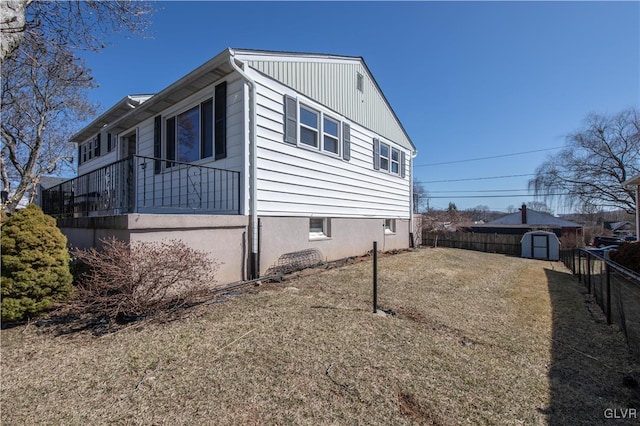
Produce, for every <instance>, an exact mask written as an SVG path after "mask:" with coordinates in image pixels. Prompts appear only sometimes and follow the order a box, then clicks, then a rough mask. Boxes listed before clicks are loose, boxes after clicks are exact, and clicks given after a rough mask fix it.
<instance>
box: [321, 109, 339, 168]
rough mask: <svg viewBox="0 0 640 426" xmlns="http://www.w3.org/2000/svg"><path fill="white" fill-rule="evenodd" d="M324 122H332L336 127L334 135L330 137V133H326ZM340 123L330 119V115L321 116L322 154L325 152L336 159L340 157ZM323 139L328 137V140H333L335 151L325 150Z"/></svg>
mask: <svg viewBox="0 0 640 426" xmlns="http://www.w3.org/2000/svg"><path fill="white" fill-rule="evenodd" d="M325 120H327V121H332V122H333V123H334V124H335V125H336V135H335V136H334V135H332V134H331V133H327V132H326V131H325V125H324V122H325ZM341 124H342V123H341V122H340V121H339V120H336V119H335V118H333V117H331V116H330V115H326V114H323V115H322V152H326V153H327V154H329V155H335V156H337V157H340V153H341V149H340V145H341V141H342V137H341V136H342V135H341V134H340V133H341V132H340V128H341V127H342V126H341ZM325 137H328V138H329V139H333V140H334V141H335V144H336V150H335V151H331V150H328V149H325V143H324V140H325Z"/></svg>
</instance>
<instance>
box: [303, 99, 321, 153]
mask: <svg viewBox="0 0 640 426" xmlns="http://www.w3.org/2000/svg"><path fill="white" fill-rule="evenodd" d="M303 109H305V110H307V111H308V112H311V113H313V114H315V115H316V126H317V127H316V128H313V127H311V126H309V125H308V124H305V123H303V122H302V119H301V118H298V127H299V130H298V135H299V138H298V146H302V147H306V148H312V149H315V150H318V151H320V135H321V134H322V130H321V129H322V127H321V123H322V113H321V112H320V111H318V110H316V109H314V108H311V107H310V106H308V105H305V104H303V103H302V102H300V103H298V116H299V117H302V110H303ZM303 128H304V129H307V130H310V131H312V132H314V133H315V134H316V138H315V142H316V143H315V145H309V144H308V143H304V142H302V129H303Z"/></svg>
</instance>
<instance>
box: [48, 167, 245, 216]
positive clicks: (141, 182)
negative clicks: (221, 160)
mask: <svg viewBox="0 0 640 426" xmlns="http://www.w3.org/2000/svg"><path fill="white" fill-rule="evenodd" d="M240 196H241V188H240V172H236V171H230V170H223V169H216V168H213V167H207V166H201V165H195V164H190V163H182V162H179V161H170V162H169V161H166V160H162V159H158V158H152V157H143V156H139V155H133V156H130V157H128V158H125V159H123V160H120V161H117V162H115V163H111V164H109V165H107V166H104V167H101V168H99V169H96V170H93V171H91V172H89V173H87V174H84V175H81V176H78V177H76V178H73V179H70V180H68V181H66V182H63V183H61V184H59V185H56V186H54V187H52V188H49V189H47V190H44V191H43V194H42V209H43V210H44V211H45V213H47V214H49V215H51V216H54V217H58V218H62V217H85V216H111V215H120V214H126V213H208V214H239V213H240Z"/></svg>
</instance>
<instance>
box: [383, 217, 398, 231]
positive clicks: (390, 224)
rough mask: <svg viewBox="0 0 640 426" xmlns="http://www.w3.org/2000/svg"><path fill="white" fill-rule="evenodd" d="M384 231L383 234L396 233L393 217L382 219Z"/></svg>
mask: <svg viewBox="0 0 640 426" xmlns="http://www.w3.org/2000/svg"><path fill="white" fill-rule="evenodd" d="M384 233H385V234H395V233H396V220H395V219H385V220H384Z"/></svg>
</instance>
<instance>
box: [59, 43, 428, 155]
mask: <svg viewBox="0 0 640 426" xmlns="http://www.w3.org/2000/svg"><path fill="white" fill-rule="evenodd" d="M232 56H233V57H236V58H237V59H239V60H241V61H243V62H245V63H246V64H247V65H248V66H249V67H251V68H253V69H255V70H256V71H258V72H260V73H262V74H264V75H267V76H269V77H270V78H273V79H275V80H277V81H279V82H281V83H282V84H285V85H287V86H289V87H291V88H293V89H294V90H296V91H298V92H299V93H302V94H304V95H306V96H308V97H310V98H312V99H314V100H317V101H318V102H320V103H322V104H323V105H326V106H327V107H329V108H331V109H333V110H334V111H336V112H338V113H339V114H342V115H344V116H345V117H347V118H348V119H350V120H352V121H354V122H356V123H358V124H360V125H362V126H364V127H366V128H368V129H370V130H372V131H374V132H376V133H378V134H380V135H381V136H383V137H385V138H388V139H389V140H392V141H394V142H396V143H398V144H399V145H400V146H402V147H404V148H407V149H410V150H411V151H416V148H415V146H414V144H413V142H412V141H411V139H410V138H409V136H408V134H407V132H406V131H405V129H404V127H403V126H402V124H401V123H400V120H399V119H398V117H397V116H396V114H395V112H394V111H393V109H392V108H391V105H390V104H389V102H388V101H387V99H386V98H385V96H384V94H383V93H382V90H380V87H379V86H378V83H377V82H376V81H375V79H374V78H373V75H372V74H371V72H370V71H369V68H368V67H367V65H366V64H365V63H364V60H363V59H362V58H361V57H353V56H339V55H329V54H315V53H297V52H277V51H266V50H248V49H237V50H236V49H230V48H227V49H225V50H223V51H222V52H220V53H219V54H218V55H216V56H215V57H214V58H212V59H210V60H209V61H207V62H205V63H204V64H202V65H201V66H199V67H198V68H196V69H195V70H193V71H191V72H190V73H189V74H187V75H185V76H184V77H182V78H180V79H179V80H177V81H175V82H174V83H172V84H171V85H170V86H168V87H166V88H165V89H163V90H162V91H160V92H159V93H157V94H155V95H153V96H151V95H145V98H144V99H136V98H135V97H133V96H127V97H125V98H123V99H122V100H121V101H119V102H118V103H117V104H116V105H115V106H113V107H112V108H110V109H109V110H108V111H107V112H105V113H103V114H102V115H100V116H99V117H98V118H96V119H95V120H94V121H93V122H92V123H91V124H89V125H87V126H85V127H84V128H83V129H82V130H80V131H79V132H78V133H76V134H75V135H74V136H73V137H72V138H71V142H79V143H81V142H84V141H86V140H88V139H89V138H91V137H92V136H93V135H95V134H96V133H98V132H99V131H100V130H101V129H102V128H105V126H106V128H108V129H109V130H112V131H114V132H118V131H123V130H126V129H128V128H130V127H132V126H134V125H136V124H137V123H138V122H140V121H142V120H145V119H147V118H149V117H152V116H154V115H156V114H159V113H160V112H162V111H163V110H164V109H165V108H167V107H168V106H170V105H173V104H175V103H177V102H179V101H181V100H182V99H185V98H186V97H188V96H189V95H191V94H192V93H194V92H196V91H197V90H200V89H202V88H204V87H206V86H207V85H209V84H212V83H213V82H215V81H216V80H218V79H220V78H222V77H224V76H225V75H227V74H229V73H231V72H233V69H232V68H231V65H230V64H229V60H230V58H231V57H232ZM357 73H359V74H361V75H362V76H363V77H364V90H363V92H361V95H360V96H361V97H360V98H357V97H356V96H358V95H355V96H344V93H346V92H352V93H358V92H357V91H356V81H357V79H356V76H357ZM132 101H134V102H132Z"/></svg>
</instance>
